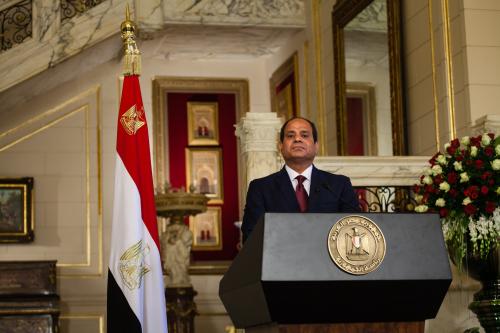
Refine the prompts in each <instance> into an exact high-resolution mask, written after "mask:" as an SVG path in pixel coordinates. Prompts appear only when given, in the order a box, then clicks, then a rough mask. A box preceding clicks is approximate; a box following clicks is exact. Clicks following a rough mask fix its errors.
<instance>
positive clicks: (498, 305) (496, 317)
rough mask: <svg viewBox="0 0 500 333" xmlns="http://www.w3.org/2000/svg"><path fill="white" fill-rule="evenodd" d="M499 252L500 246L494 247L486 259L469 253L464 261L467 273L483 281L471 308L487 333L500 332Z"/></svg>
mask: <svg viewBox="0 0 500 333" xmlns="http://www.w3.org/2000/svg"><path fill="white" fill-rule="evenodd" d="M499 252H500V247H494V248H493V249H492V250H491V251H490V252H489V254H488V256H487V258H486V259H484V258H483V259H481V258H480V257H479V255H472V254H470V253H467V255H466V258H464V259H463V262H462V267H463V269H464V270H466V271H467V274H468V275H469V276H470V277H472V278H473V279H475V280H478V281H479V282H481V285H482V289H481V290H479V291H478V292H477V293H475V294H474V300H473V301H472V303H471V304H469V309H470V310H471V311H472V312H474V313H475V314H476V315H477V318H478V320H479V322H480V323H481V326H482V327H483V328H484V330H485V332H486V333H489V332H500V276H499V273H500V266H499V264H500V262H499ZM450 254H451V253H450ZM452 258H453V256H452Z"/></svg>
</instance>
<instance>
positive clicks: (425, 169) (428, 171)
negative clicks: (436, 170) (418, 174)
mask: <svg viewBox="0 0 500 333" xmlns="http://www.w3.org/2000/svg"><path fill="white" fill-rule="evenodd" d="M424 175H426V176H430V175H432V170H431V168H429V167H425V168H424Z"/></svg>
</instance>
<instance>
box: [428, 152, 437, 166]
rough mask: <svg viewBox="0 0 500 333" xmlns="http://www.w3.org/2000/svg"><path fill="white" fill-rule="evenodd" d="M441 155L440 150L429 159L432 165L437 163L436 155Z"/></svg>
mask: <svg viewBox="0 0 500 333" xmlns="http://www.w3.org/2000/svg"><path fill="white" fill-rule="evenodd" d="M438 155H439V152H437V153H435V154H434V156H432V157H431V159H430V160H429V163H430V164H431V166H434V165H435V164H436V157H438Z"/></svg>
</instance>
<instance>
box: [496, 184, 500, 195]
mask: <svg viewBox="0 0 500 333" xmlns="http://www.w3.org/2000/svg"><path fill="white" fill-rule="evenodd" d="M497 194H498V195H500V186H498V187H497Z"/></svg>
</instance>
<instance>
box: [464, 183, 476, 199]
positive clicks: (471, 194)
mask: <svg viewBox="0 0 500 333" xmlns="http://www.w3.org/2000/svg"><path fill="white" fill-rule="evenodd" d="M464 194H465V195H466V196H468V197H470V198H471V199H473V200H475V199H477V197H478V196H479V187H477V186H475V185H473V186H469V187H468V188H467V189H465V191H464Z"/></svg>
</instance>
